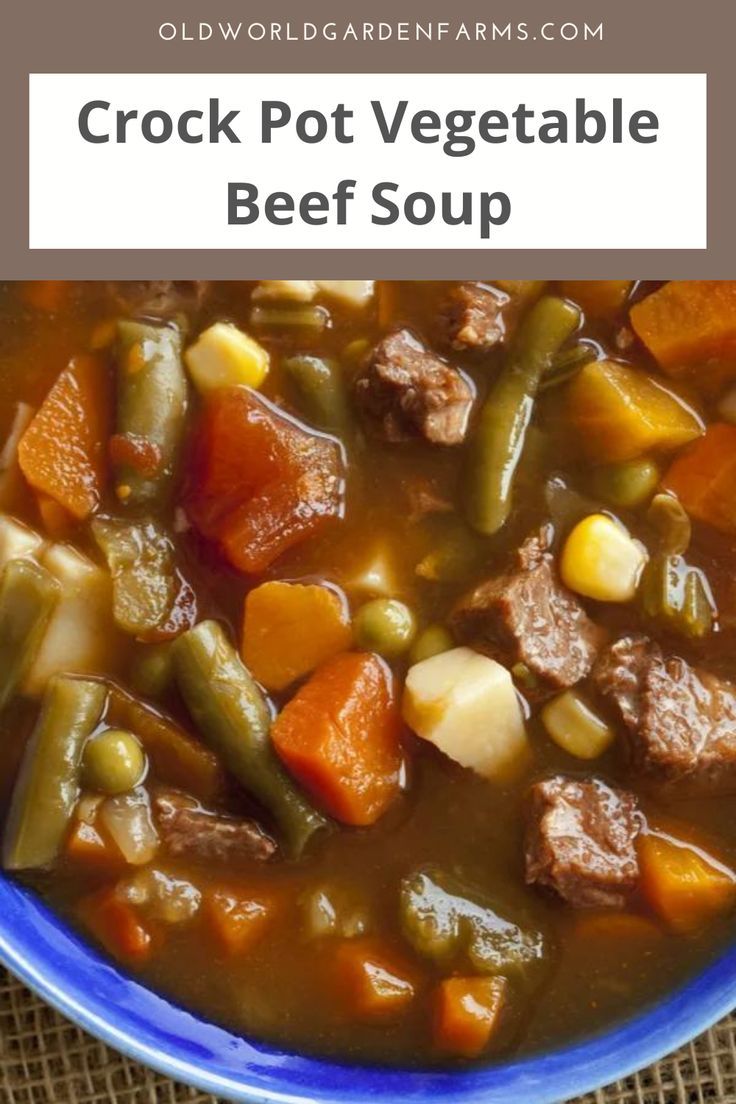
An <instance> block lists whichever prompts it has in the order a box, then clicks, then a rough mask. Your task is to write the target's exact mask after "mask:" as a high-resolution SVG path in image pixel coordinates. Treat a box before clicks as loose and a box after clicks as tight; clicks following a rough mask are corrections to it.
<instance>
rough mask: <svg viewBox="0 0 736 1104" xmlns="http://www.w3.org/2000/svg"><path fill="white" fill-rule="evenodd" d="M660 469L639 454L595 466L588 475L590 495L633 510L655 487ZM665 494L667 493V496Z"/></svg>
mask: <svg viewBox="0 0 736 1104" xmlns="http://www.w3.org/2000/svg"><path fill="white" fill-rule="evenodd" d="M660 474H661V473H660V471H659V468H658V467H657V465H656V464H655V463H654V461H653V460H648V459H646V458H645V457H642V458H641V459H639V460H626V461H624V462H623V463H621V464H607V465H606V466H605V467H602V468H596V469H595V470H594V471H593V473H592V476H591V485H592V489H593V492H594V494H597V495H598V496H599V497H600V498H602V499H603V501H604V502H607V503H608V504H609V505H611V506H619V507H621V508H622V509H633V508H634V507H636V506H642V505H643V504H644V503H645V502H647V501H648V500H649V499H650V498H651V497H652V495H653V494H654V492H655V491H656V489H657V485H658V484H659V480H660ZM667 497H669V496H667Z"/></svg>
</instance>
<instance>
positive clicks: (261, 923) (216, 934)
mask: <svg viewBox="0 0 736 1104" xmlns="http://www.w3.org/2000/svg"><path fill="white" fill-rule="evenodd" d="M274 910H275V902H274V901H273V900H272V899H271V898H269V897H267V896H266V895H265V894H262V893H258V894H255V895H254V894H252V893H248V892H247V891H245V890H243V889H227V888H220V889H216V890H212V891H210V892H208V893H206V894H205V896H204V899H203V914H204V917H205V921H206V923H207V926H208V928H209V931H210V932H211V934H212V936H213V938H214V940H215V942H216V943H217V945H218V946H219V947H220V949H221V950H223V951H224V952H225V953H226V954H228V955H241V954H245V953H246V952H247V951H250V950H251V948H252V947H254V946H255V944H256V943H257V942H258V941H259V940H260V939H261V938H262V936H264V935H265V934H266V932H267V931H268V928H269V926H270V925H271V922H272V920H273V915H274Z"/></svg>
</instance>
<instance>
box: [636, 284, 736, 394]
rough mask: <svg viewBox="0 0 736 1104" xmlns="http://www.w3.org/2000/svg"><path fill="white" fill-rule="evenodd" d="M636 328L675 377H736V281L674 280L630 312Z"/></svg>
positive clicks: (719, 379) (718, 380)
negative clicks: (696, 371) (692, 374)
mask: <svg viewBox="0 0 736 1104" xmlns="http://www.w3.org/2000/svg"><path fill="white" fill-rule="evenodd" d="M631 324H632V326H633V327H634V330H635V331H636V333H637V334H638V335H639V337H640V338H641V340H642V341H643V342H644V344H645V345H646V346H647V348H648V349H649V351H650V353H652V355H653V356H654V357H655V359H656V360H657V361H658V363H659V365H660V367H661V368H662V369H663V370H664V371H665V372H667V373H669V374H670V375H672V376H684V375H687V374H689V373H690V372H691V371H692V370H693V369H697V368H701V369H702V372H701V373H700V375H699V380H700V381H702V382H706V381H707V382H709V383H710V382H712V383H713V385H714V386H717V385H719V384H721V383H723V382H724V381H725V380H727V379H733V378H734V377H736V280H672V281H671V282H670V283H668V284H665V285H664V287H661V288H659V289H658V290H657V291H655V292H653V293H652V294H651V295H648V296H647V297H646V299H642V301H641V302H640V303H637V304H636V305H635V306H633V307H632V308H631Z"/></svg>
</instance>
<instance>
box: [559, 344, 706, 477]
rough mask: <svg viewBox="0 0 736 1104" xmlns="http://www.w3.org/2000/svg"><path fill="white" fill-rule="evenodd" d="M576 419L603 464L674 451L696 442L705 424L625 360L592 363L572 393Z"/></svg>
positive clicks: (585, 445) (583, 440)
mask: <svg viewBox="0 0 736 1104" xmlns="http://www.w3.org/2000/svg"><path fill="white" fill-rule="evenodd" d="M567 401H568V411H569V414H570V420H571V422H572V424H573V426H574V428H575V429H576V430H577V432H578V434H579V438H580V447H581V449H582V450H583V452H584V453H585V454H586V456H588V457H590V459H591V460H594V461H595V462H597V463H606V462H615V461H619V460H633V459H634V458H635V457H637V456H643V455H644V454H645V453H647V452H654V451H659V452H667V451H669V452H671V451H674V449H678V448H681V446H682V445H686V444H688V443H689V442H690V441H694V440H695V438H696V437H700V435H701V434H702V432H703V422H702V420H701V418H700V417H699V416H698V414H696V413H695V411H694V410H692V409H691V407H689V406H688V405H687V404H686V403H685V402H684V401H683V400H682V399H681V398H679V396H677V395H675V394H673V393H672V392H671V391H667V390H666V389H665V388H664V387H660V386H659V384H658V383H655V381H654V380H653V379H650V378H649V377H648V376H645V375H643V374H642V372H640V371H638V370H637V369H634V368H629V367H628V366H627V365H625V364H619V363H618V362H617V361H613V360H597V361H594V362H593V363H592V364H587V365H586V366H585V367H584V368H583V369H582V371H580V372H579V373H578V375H577V376H576V377H575V379H574V380H573V381H572V383H571V384H570V386H569V388H568V392H567Z"/></svg>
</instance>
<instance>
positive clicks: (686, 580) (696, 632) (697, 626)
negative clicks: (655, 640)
mask: <svg viewBox="0 0 736 1104" xmlns="http://www.w3.org/2000/svg"><path fill="white" fill-rule="evenodd" d="M639 604H640V606H641V609H642V612H643V613H644V615H645V616H646V617H649V618H651V619H652V620H655V621H660V622H663V623H664V624H666V625H667V627H668V628H670V629H671V630H672V631H674V632H678V633H681V634H682V635H683V636H687V637H690V638H694V639H701V638H702V637H704V636H706V635H707V634H708V633H709V632H710V631H711V629H712V628H713V622H714V619H715V607H714V604H713V599H712V597H711V594H710V588H709V587H708V583H707V580H706V579H705V576H704V575H703V573H702V572H701V571H700V570H699V569H698V568H696V567H690V566H689V565H688V564H687V563H686V562H685V560H684V559H683V558H682V556H679V555H673V554H667V553H658V554H656V555H654V556H652V558H651V559H650V561H649V563H648V564H647V566H646V567H645V569H644V572H643V573H642V577H641V582H640V584H639Z"/></svg>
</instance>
